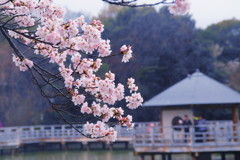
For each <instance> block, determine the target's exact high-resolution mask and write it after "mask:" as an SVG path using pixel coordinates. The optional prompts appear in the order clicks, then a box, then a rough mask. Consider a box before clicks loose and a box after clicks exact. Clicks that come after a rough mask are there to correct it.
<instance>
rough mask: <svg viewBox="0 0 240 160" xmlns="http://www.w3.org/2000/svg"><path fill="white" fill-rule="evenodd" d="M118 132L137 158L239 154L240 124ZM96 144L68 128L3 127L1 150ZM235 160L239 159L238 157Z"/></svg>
mask: <svg viewBox="0 0 240 160" xmlns="http://www.w3.org/2000/svg"><path fill="white" fill-rule="evenodd" d="M76 127H77V128H79V129H82V128H83V126H82V125H76ZM185 127H188V128H190V131H189V132H187V133H186V132H184V128H185ZM197 127H205V128H206V131H205V132H199V131H197V129H196V128H197ZM116 130H117V131H118V138H117V142H116V143H123V144H127V145H129V144H130V145H133V148H134V152H135V153H136V154H137V155H141V156H142V157H144V156H145V155H150V156H152V159H154V155H156V154H162V155H165V154H169V153H171V154H178V153H191V154H192V155H198V154H200V153H219V152H221V153H224V152H228V153H230V152H231V153H234V154H235V153H238V152H239V151H240V125H233V124H232V122H231V121H224V122H220V121H215V122H208V124H207V125H204V126H175V127H161V125H160V124H159V123H156V122H154V123H136V127H135V128H134V129H133V130H127V129H126V128H123V127H120V126H116ZM95 142H98V143H102V142H100V141H99V140H96V139H87V138H85V137H83V136H81V135H80V134H79V133H78V132H77V131H75V130H74V129H72V128H71V127H70V126H68V125H46V126H22V127H4V128H0V150H5V149H18V148H21V147H23V146H25V145H28V144H47V143H58V144H60V145H61V147H65V146H66V145H67V144H69V143H79V144H81V146H83V145H85V146H88V145H89V144H91V143H95ZM127 145H125V146H126V147H127ZM101 147H102V148H104V147H105V144H104V143H102V146H101ZM101 147H100V149H101ZM85 149H86V148H85ZM223 157H224V155H223ZM170 159H171V158H168V160H170ZM235 159H236V160H240V157H239V154H235ZM163 160H164V158H163ZM204 160H208V159H207V158H205V159H204ZM223 160H224V159H223Z"/></svg>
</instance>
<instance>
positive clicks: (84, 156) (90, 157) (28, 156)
mask: <svg viewBox="0 0 240 160" xmlns="http://www.w3.org/2000/svg"><path fill="white" fill-rule="evenodd" d="M150 159H151V158H150V156H146V157H145V160H150ZM212 159H213V160H221V156H220V154H213V155H212ZM226 159H227V160H234V157H233V155H227V156H226ZM0 160H140V157H139V156H134V155H133V151H57V152H35V153H24V154H23V153H22V154H17V155H14V156H13V155H12V156H0ZM155 160H162V159H161V156H156V157H155ZM172 160H192V159H191V157H190V155H186V154H178V155H172Z"/></svg>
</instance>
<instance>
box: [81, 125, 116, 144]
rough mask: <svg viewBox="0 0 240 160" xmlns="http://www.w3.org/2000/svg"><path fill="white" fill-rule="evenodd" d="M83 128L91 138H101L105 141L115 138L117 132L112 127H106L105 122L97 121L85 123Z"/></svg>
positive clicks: (111, 140)
mask: <svg viewBox="0 0 240 160" xmlns="http://www.w3.org/2000/svg"><path fill="white" fill-rule="evenodd" d="M84 129H85V131H86V133H87V135H89V136H90V137H91V138H99V137H100V138H101V137H102V139H103V140H105V141H107V142H113V141H115V140H116V138H117V132H116V131H115V130H114V128H112V127H110V128H106V125H105V123H103V122H101V121H98V122H97V123H96V124H94V123H88V122H87V123H86V125H85V126H84Z"/></svg>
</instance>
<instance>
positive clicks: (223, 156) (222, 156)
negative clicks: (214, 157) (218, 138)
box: [221, 152, 226, 160]
mask: <svg viewBox="0 0 240 160" xmlns="http://www.w3.org/2000/svg"><path fill="white" fill-rule="evenodd" d="M221 160H226V156H225V153H224V152H222V153H221Z"/></svg>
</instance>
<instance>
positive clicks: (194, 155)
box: [192, 152, 198, 160]
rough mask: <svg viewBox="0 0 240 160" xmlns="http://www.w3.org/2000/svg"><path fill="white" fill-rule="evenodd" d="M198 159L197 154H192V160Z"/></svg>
mask: <svg viewBox="0 0 240 160" xmlns="http://www.w3.org/2000/svg"><path fill="white" fill-rule="evenodd" d="M197 159H198V153H197V152H195V153H192V160H197Z"/></svg>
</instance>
